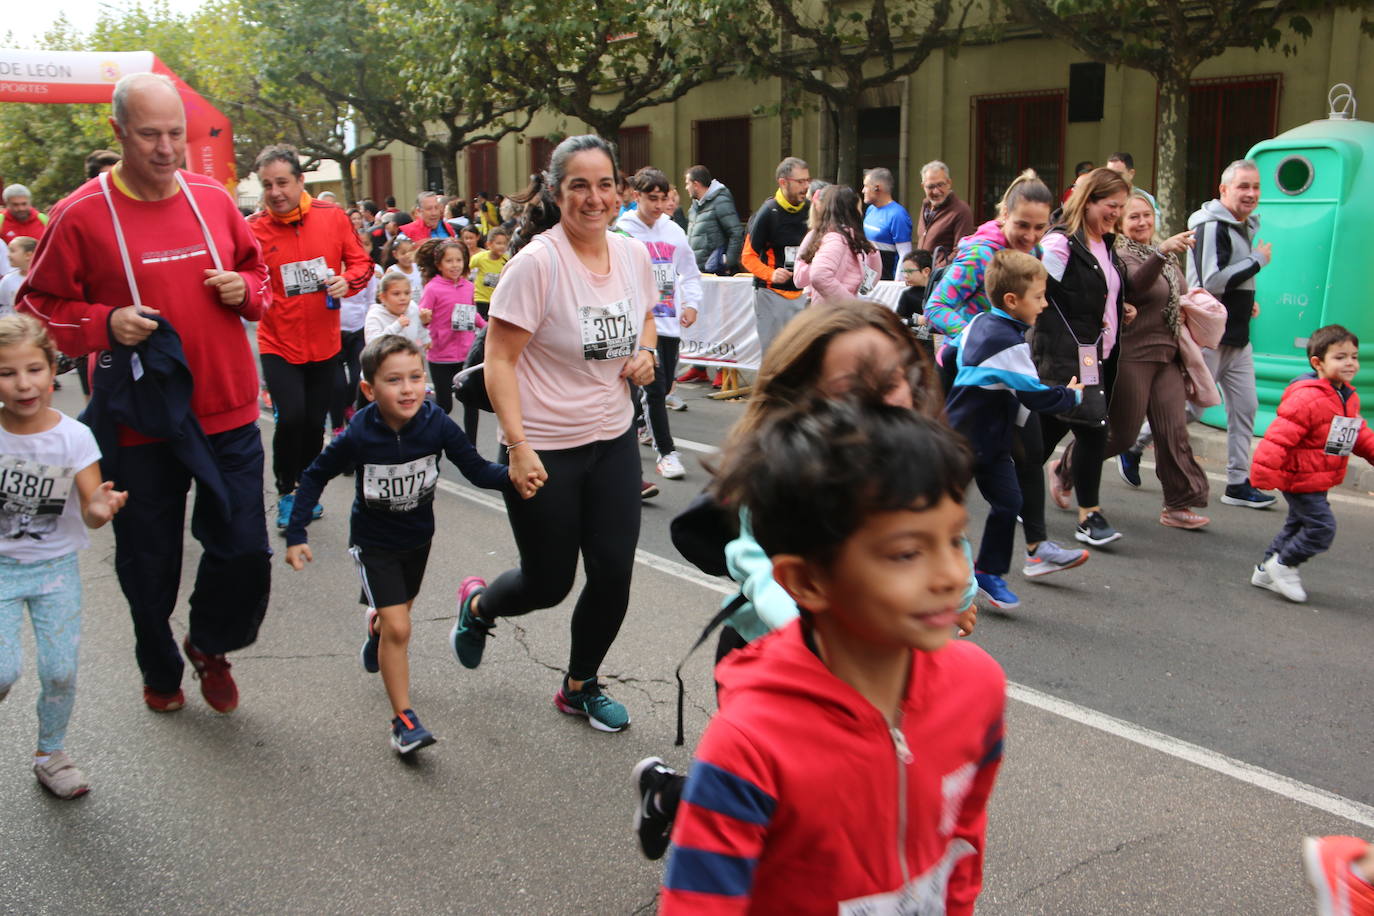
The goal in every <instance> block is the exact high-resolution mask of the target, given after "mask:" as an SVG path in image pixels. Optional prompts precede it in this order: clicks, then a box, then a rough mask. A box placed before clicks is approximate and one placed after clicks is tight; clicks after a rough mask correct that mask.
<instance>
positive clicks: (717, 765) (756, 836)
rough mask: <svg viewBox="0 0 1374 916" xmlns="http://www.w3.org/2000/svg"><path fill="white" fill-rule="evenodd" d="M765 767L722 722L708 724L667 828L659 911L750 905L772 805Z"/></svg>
mask: <svg viewBox="0 0 1374 916" xmlns="http://www.w3.org/2000/svg"><path fill="white" fill-rule="evenodd" d="M772 783H773V780H772V777H771V775H770V773H769V768H768V766H767V764H766V762H765V761H764V759H763V757H762V755H760V754H759V752H758V750H757V749H756V748H755V747H754V746H753V745H752V744H751V743H750V742H749V741H748V740H747V739H746V738H745V737H744V736H743V735H742V734H741V733H740V732H739V731H738V730H737V729H736V728H735V727H734V726H733V725H732V724H731V723H729V722H727V721H724V720H722V719H720V718H717V719H715V720H713V721H712V723H711V724H710V725H709V726H708V727H707V729H706V734H705V735H703V736H702V739H701V746H700V747H699V748H698V750H697V756H696V759H695V760H694V761H693V763H692V771H691V775H690V776H689V777H688V779H687V788H686V790H685V791H684V793H683V796H682V803H681V805H680V806H679V807H678V812H677V818H676V821H675V823H674V826H673V848H672V852H671V853H670V857H669V859H668V869H667V872H666V874H665V875H664V879H663V893H662V894H661V895H660V897H659V913H660V914H663V916H672V914H678V913H691V914H694V916H717V914H719V916H725V914H737V913H744V912H746V911H747V910H748V909H749V902H750V897H751V894H752V890H753V885H754V870H755V868H756V867H757V866H758V861H759V857H760V856H761V855H762V853H763V848H764V843H765V841H766V838H767V835H768V826H769V824H770V823H771V822H772V820H773V814H774V811H775V810H776V808H777V796H776V790H775V789H774V788H773V785H772Z"/></svg>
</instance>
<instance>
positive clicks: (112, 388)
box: [79, 312, 233, 519]
mask: <svg viewBox="0 0 1374 916" xmlns="http://www.w3.org/2000/svg"><path fill="white" fill-rule="evenodd" d="M110 314H111V315H113V314H114V313H113V312H111V313H110ZM143 317H145V318H151V319H152V320H153V321H156V322H157V324H158V327H157V329H156V330H155V331H153V333H152V334H150V335H149V336H148V338H147V339H146V340H144V341H143V342H142V343H139V344H137V345H135V346H132V347H126V346H124V345H123V344H120V343H115V344H113V346H112V347H111V348H110V349H109V350H104V351H101V352H100V353H99V354H97V355H96V356H95V357H94V359H95V371H94V373H93V379H92V383H91V401H90V403H89V404H87V405H86V409H85V410H83V411H82V412H81V416H80V417H79V419H80V420H81V422H82V423H85V424H86V425H87V426H89V427H90V428H91V432H92V433H94V434H95V441H96V444H98V445H99V446H100V470H101V475H102V476H103V477H104V478H105V479H106V480H116V481H117V480H120V479H121V477H120V470H119V465H120V462H121V461H122V460H123V459H124V458H125V457H126V456H125V455H124V452H123V450H122V449H121V448H120V447H119V428H120V427H121V426H127V427H129V428H130V429H132V430H134V431H135V432H138V433H141V434H142V435H144V436H148V437H150V438H153V439H158V440H162V441H164V442H166V443H167V445H168V447H170V448H171V450H172V455H173V457H175V458H176V459H177V461H179V462H181V464H182V466H183V467H185V468H186V469H187V470H188V471H190V472H191V475H192V476H193V477H194V478H195V480H196V486H197V487H198V488H200V489H201V491H202V493H203V494H206V495H208V496H209V497H210V498H211V499H212V501H213V504H214V506H215V508H216V509H218V510H219V513H220V516H221V517H222V518H226V519H227V518H229V517H230V516H231V514H232V512H233V507H232V506H231V505H230V503H229V488H228V486H227V484H225V482H224V474H223V473H222V472H221V471H220V467H219V462H218V460H217V459H216V458H215V451H214V449H212V448H211V447H210V439H209V437H208V436H206V435H205V430H204V429H202V428H201V425H200V421H199V420H197V419H196V415H195V412H194V411H192V410H191V393H192V391H193V390H194V389H195V379H194V378H193V377H192V375H191V367H190V366H189V365H187V363H186V354H185V352H184V351H183V350H182V348H181V335H180V334H178V333H177V331H176V328H174V327H172V323H171V322H170V321H168V320H167V319H166V318H164V317H163V316H161V315H147V314H145V315H144V316H143ZM110 340H111V341H114V335H113V334H111V335H110Z"/></svg>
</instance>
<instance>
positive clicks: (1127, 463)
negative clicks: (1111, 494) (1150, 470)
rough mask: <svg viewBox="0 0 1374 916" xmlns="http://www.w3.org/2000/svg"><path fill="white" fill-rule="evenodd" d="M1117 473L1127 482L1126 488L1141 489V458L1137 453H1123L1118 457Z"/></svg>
mask: <svg viewBox="0 0 1374 916" xmlns="http://www.w3.org/2000/svg"><path fill="white" fill-rule="evenodd" d="M1116 472H1117V473H1118V474H1120V475H1121V479H1122V480H1124V481H1126V486H1128V487H1131V488H1132V489H1135V490H1139V489H1140V456H1139V455H1137V454H1136V453H1135V452H1122V453H1121V454H1120V455H1117V456H1116Z"/></svg>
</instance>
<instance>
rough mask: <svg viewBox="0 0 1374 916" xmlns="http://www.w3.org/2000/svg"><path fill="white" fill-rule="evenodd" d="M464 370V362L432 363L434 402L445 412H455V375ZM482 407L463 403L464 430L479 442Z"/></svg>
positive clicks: (470, 438)
mask: <svg viewBox="0 0 1374 916" xmlns="http://www.w3.org/2000/svg"><path fill="white" fill-rule="evenodd" d="M462 371H463V364H462V363H430V364H429V380H430V381H431V382H433V383H434V403H436V404H438V405H439V409H440V410H442V411H443V412H444V413H449V414H451V413H453V377H454V376H455V375H457V374H458V373H459V372H462ZM481 415H482V411H481V409H480V408H477V407H472V406H470V405H467V404H464V405H463V432H464V433H466V434H467V437H468V440H469V441H470V442H473V443H476V442H477V420H478V418H479V417H481Z"/></svg>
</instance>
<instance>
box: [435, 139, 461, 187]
mask: <svg viewBox="0 0 1374 916" xmlns="http://www.w3.org/2000/svg"><path fill="white" fill-rule="evenodd" d="M461 149H462V147H461V146H457V147H455V146H450V147H449V148H448V149H446V150H444V152H442V153H440V154H439V168H440V169H441V170H442V171H443V173H444V193H445V194H446V195H448V196H449V197H457V196H458V151H459V150H461Z"/></svg>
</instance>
